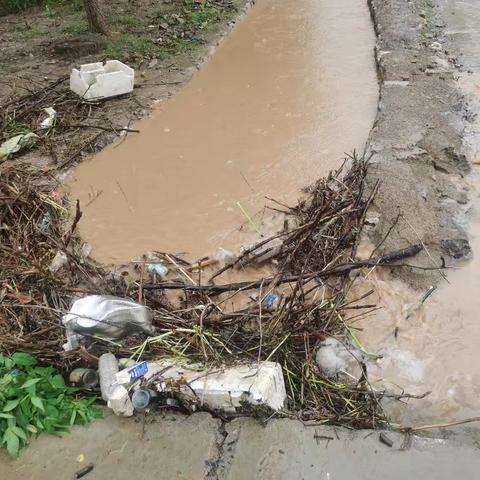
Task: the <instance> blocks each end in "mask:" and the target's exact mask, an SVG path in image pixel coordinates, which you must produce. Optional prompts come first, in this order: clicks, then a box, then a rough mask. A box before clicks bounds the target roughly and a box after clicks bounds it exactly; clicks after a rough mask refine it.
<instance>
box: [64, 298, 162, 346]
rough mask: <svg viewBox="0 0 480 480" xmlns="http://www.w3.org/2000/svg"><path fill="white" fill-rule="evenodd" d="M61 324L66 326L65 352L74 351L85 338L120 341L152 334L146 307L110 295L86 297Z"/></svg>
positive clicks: (76, 302)
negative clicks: (129, 336)
mask: <svg viewBox="0 0 480 480" xmlns="http://www.w3.org/2000/svg"><path fill="white" fill-rule="evenodd" d="M62 322H63V324H64V325H65V327H66V335H67V343H66V344H65V345H63V348H64V349H65V350H66V351H70V350H74V349H75V348H77V347H78V346H79V345H80V343H82V341H85V337H87V338H89V337H92V336H96V337H101V338H106V339H108V340H119V339H122V338H125V337H127V336H128V335H132V334H135V333H145V334H147V335H152V334H153V333H154V329H153V326H152V313H151V311H150V310H149V309H148V308H147V307H145V306H144V305H140V304H139V303H136V302H134V301H133V300H130V299H128V298H120V297H113V296H109V295H88V296H86V297H83V298H80V299H79V300H76V301H75V302H74V303H73V305H72V307H71V308H70V311H69V312H68V313H67V314H66V315H64V316H63V318H62Z"/></svg>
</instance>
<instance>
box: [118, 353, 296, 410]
mask: <svg viewBox="0 0 480 480" xmlns="http://www.w3.org/2000/svg"><path fill="white" fill-rule="evenodd" d="M120 373H121V372H120ZM118 375H119V374H118ZM117 378H118V377H117ZM145 378H146V379H153V380H158V381H154V383H155V388H156V389H157V390H158V391H165V392H168V391H172V390H175V391H177V390H178V391H179V393H180V394H181V395H182V396H184V397H186V398H190V399H192V400H194V401H200V402H201V403H202V404H204V405H207V406H208V407H210V408H212V409H214V410H223V411H226V412H235V409H236V408H237V407H241V405H242V403H243V402H246V403H249V404H251V405H267V406H269V407H270V408H272V409H273V410H281V409H282V408H283V407H284V406H285V402H286V399H287V393H286V390H285V382H284V379H283V372H282V367H281V365H280V364H278V363H275V362H261V363H259V364H254V365H236V366H234V367H223V368H212V367H209V368H208V369H205V368H202V367H201V366H200V365H182V364H179V363H178V362H173V361H168V360H161V361H157V362H151V363H148V373H146V374H145Z"/></svg>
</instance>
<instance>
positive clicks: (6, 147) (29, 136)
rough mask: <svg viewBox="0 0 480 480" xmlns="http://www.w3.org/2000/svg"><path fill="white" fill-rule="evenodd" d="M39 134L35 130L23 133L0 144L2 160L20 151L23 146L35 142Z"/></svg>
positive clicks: (0, 159)
mask: <svg viewBox="0 0 480 480" xmlns="http://www.w3.org/2000/svg"><path fill="white" fill-rule="evenodd" d="M37 138H38V135H35V133H33V132H28V133H22V134H20V135H15V136H14V137H12V138H9V139H8V140H6V141H5V142H3V143H2V144H1V145H0V161H2V160H6V159H7V158H8V157H10V156H11V155H13V154H14V153H16V152H18V151H20V150H21V149H22V148H23V147H27V146H29V145H32V143H35V141H36V140H37Z"/></svg>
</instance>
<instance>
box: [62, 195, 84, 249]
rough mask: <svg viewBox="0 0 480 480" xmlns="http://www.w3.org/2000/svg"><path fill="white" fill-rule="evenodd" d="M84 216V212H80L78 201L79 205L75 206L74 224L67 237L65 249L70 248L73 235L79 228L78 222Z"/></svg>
mask: <svg viewBox="0 0 480 480" xmlns="http://www.w3.org/2000/svg"><path fill="white" fill-rule="evenodd" d="M82 215H83V214H82V211H81V210H80V201H79V200H77V203H76V205H75V218H74V219H73V223H72V227H71V228H70V231H69V232H68V234H67V236H66V237H65V248H67V247H68V245H69V243H70V240H71V239H72V235H73V233H74V232H75V229H76V228H77V225H78V222H79V221H80V219H81V218H82Z"/></svg>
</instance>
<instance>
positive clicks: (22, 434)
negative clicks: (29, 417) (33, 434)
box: [11, 427, 27, 442]
mask: <svg viewBox="0 0 480 480" xmlns="http://www.w3.org/2000/svg"><path fill="white" fill-rule="evenodd" d="M11 430H12V432H13V433H15V435H17V437H19V438H21V439H22V440H23V441H24V442H26V441H27V434H26V433H25V432H24V431H23V430H22V429H21V428H19V427H12V428H11Z"/></svg>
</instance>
